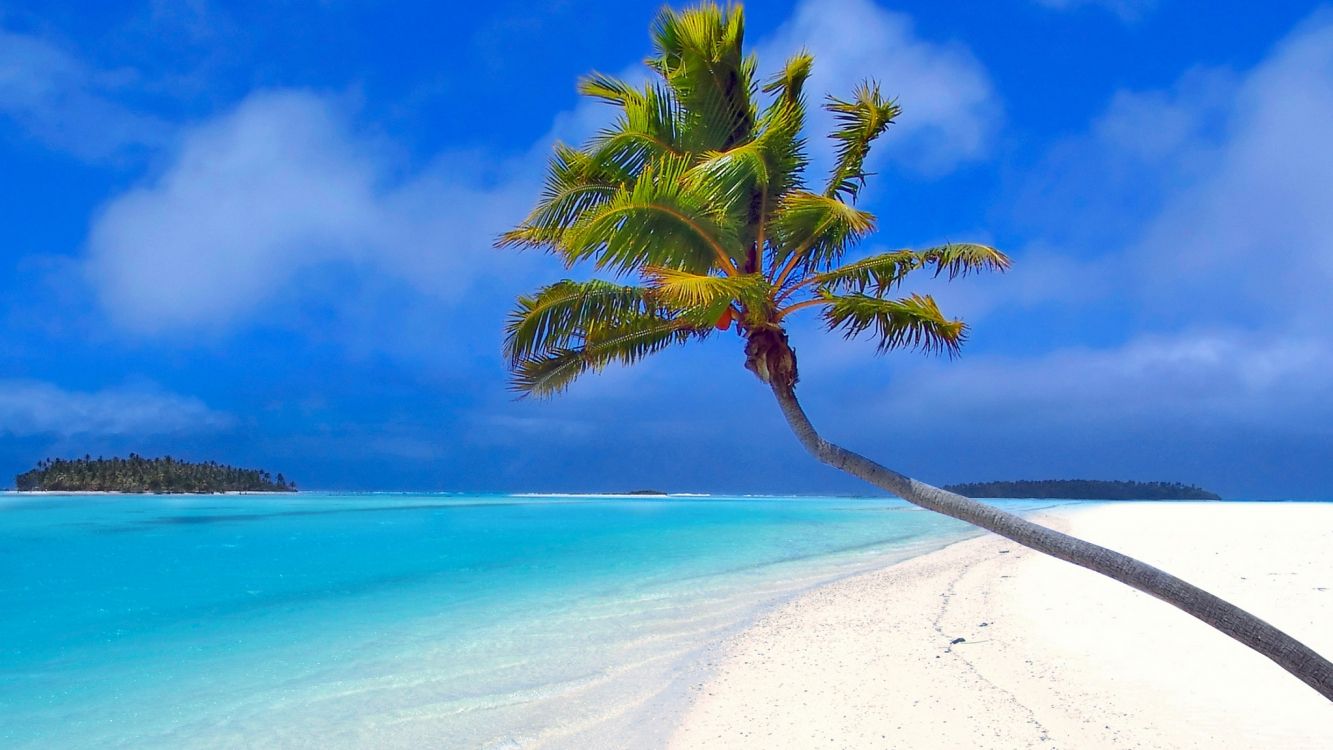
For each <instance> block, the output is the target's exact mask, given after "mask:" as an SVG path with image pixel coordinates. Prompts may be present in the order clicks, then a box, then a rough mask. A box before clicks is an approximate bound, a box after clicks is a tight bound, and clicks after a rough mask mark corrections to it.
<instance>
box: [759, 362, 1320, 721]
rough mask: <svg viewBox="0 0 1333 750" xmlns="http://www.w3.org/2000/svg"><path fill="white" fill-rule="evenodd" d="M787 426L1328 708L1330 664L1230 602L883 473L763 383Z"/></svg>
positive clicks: (889, 485) (838, 464)
mask: <svg viewBox="0 0 1333 750" xmlns="http://www.w3.org/2000/svg"><path fill="white" fill-rule="evenodd" d="M770 386H771V387H772V389H773V395H775V396H776V397H777V399H778V404H779V405H780V406H781V407H782V414H783V416H785V417H786V418H787V424H788V425H790V426H791V429H792V432H794V433H796V437H797V439H798V440H800V441H801V445H803V446H804V447H805V449H806V450H807V451H809V452H810V454H811V455H813V456H814V457H815V458H817V459H819V460H820V461H821V462H823V463H825V464H828V465H829V466H832V467H833V468H835V469H839V470H841V471H845V472H847V473H848V474H851V475H852V476H854V477H856V478H858V479H862V480H864V481H866V482H869V483H870V484H873V485H875V486H876V487H879V488H881V489H884V490H888V491H889V492H892V493H893V494H895V495H897V496H898V497H901V498H902V499H904V500H906V501H907V502H909V503H912V504H913V505H918V506H920V507H922V508H925V509H926V510H933V511H935V512H936V513H943V514H944V515H946V516H952V517H954V518H957V519H959V520H961V521H966V522H967V523H970V524H973V525H974V526H980V527H981V528H983V529H986V530H987V531H992V532H995V533H996V534H999V535H1000V536H1002V537H1004V538H1006V539H1009V540H1011V541H1013V542H1016V543H1018V544H1021V545H1023V546H1024V547H1030V548H1032V549H1034V550H1037V551H1038V552H1043V553H1045V554H1048V555H1050V556H1052V557H1057V558H1059V559H1061V560H1064V561H1065V562H1071V563H1073V564H1075V565H1078V566H1079V567H1083V568H1087V569H1088V570H1092V571H1095V572H1097V573H1101V574H1102V575H1104V576H1107V577H1109V578H1114V579H1115V580H1117V581H1120V582H1121V583H1123V584H1126V585H1128V586H1132V587H1134V588H1136V589H1138V590H1139V591H1142V592H1144V593H1145V594H1150V595H1152V596H1154V597H1157V598H1158V599H1161V600H1162V601H1164V602H1166V603H1167V604H1171V605H1173V606H1175V607H1178V608H1180V609H1183V610H1184V611H1186V612H1188V613H1189V614H1191V615H1194V616H1195V617H1197V618H1199V619H1200V620H1202V621H1204V622H1205V623H1207V624H1209V625H1211V626H1213V627H1214V628H1216V629H1218V630H1220V631H1222V632H1223V633H1226V634H1227V635H1229V636H1231V637H1232V638H1235V639H1236V640H1238V641H1240V642H1241V643H1243V644H1245V645H1246V646H1249V647H1250V648H1252V649H1254V650H1255V651H1258V652H1259V653H1261V654H1263V655H1264V656H1267V657H1268V658H1269V659H1272V660H1273V661H1275V662H1277V664H1278V666H1280V667H1282V668H1283V669H1285V670H1287V671H1288V672H1290V673H1292V674H1293V675H1295V676H1296V677H1298V678H1300V680H1301V681H1303V682H1304V683H1305V684H1307V685H1309V686H1310V687H1312V688H1314V689H1315V690H1317V691H1318V692H1319V694H1320V695H1322V696H1324V697H1325V698H1328V699H1329V700H1331V701H1333V663H1330V662H1329V661H1328V659H1325V658H1324V657H1322V656H1320V655H1319V654H1317V653H1315V652H1314V651H1313V650H1312V649H1311V648H1310V647H1308V646H1306V645H1305V644H1303V643H1301V642H1300V641H1298V640H1296V639H1295V638H1292V637H1291V636H1289V635H1287V634H1286V633H1284V632H1282V631H1281V630H1278V629H1277V628H1275V627H1273V626H1272V625H1270V624H1268V623H1267V622H1264V621H1263V620H1261V619H1259V618H1258V617H1255V616H1254V615H1252V614H1250V613H1249V612H1246V611H1245V610H1243V609H1241V608H1240V607H1237V606H1236V605H1234V604H1231V603H1230V602H1226V601H1223V600H1222V599H1219V598H1218V597H1216V596H1214V595H1212V594H1210V593H1208V592H1207V591H1204V590H1203V589H1201V588H1199V587H1198V586H1195V585H1193V584H1191V583H1188V582H1186V581H1182V580H1181V579H1179V578H1177V577H1175V576H1173V575H1171V574H1170V573H1167V572H1165V571H1162V570H1158V569H1157V568H1154V567H1153V566H1151V565H1148V564H1147V563H1144V562H1140V561H1139V560H1136V559H1134V558H1132V557H1129V556H1128V555H1123V554H1121V553H1119V552H1116V551H1115V550H1111V549H1107V548H1105V547H1101V546H1098V545H1096V544H1092V543H1091V542H1085V541H1083V540H1082V539H1078V538H1075V537H1072V536H1069V535H1068V534H1061V533H1060V532H1058V531H1054V530H1052V529H1048V528H1046V527H1045V526H1041V525H1039V524H1035V523H1032V522H1031V521H1027V520H1024V519H1023V518H1020V517H1018V516H1016V515H1013V514H1012V513H1006V512H1004V511H1002V510H999V509H997V508H995V507H992V506H990V505H986V504H984V503H979V502H977V501H975V500H972V499H970V498H966V497H963V496H962V495H956V494H954V493H952V492H946V491H944V490H942V489H939V488H938V487H932V486H930V485H928V484H924V483H922V482H918V481H917V480H915V479H911V478H909V477H906V476H903V475H902V474H899V473H898V472H896V471H892V470H890V469H887V468H885V467H883V466H880V465H879V464H877V463H875V462H874V461H871V460H870V459H868V458H866V457H864V456H861V455H859V454H857V453H854V452H852V451H849V450H847V449H846V448H843V447H841V446H838V445H834V444H833V443H830V442H829V441H827V440H825V439H824V438H822V437H820V436H819V433H818V432H816V431H815V428H814V425H812V424H810V419H809V418H808V417H806V415H805V410H804V409H802V408H801V404H800V402H799V401H797V400H796V390H795V388H794V387H792V386H789V385H784V384H781V383H778V382H772V383H770Z"/></svg>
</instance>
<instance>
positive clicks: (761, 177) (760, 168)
mask: <svg viewBox="0 0 1333 750" xmlns="http://www.w3.org/2000/svg"><path fill="white" fill-rule="evenodd" d="M767 157H768V155H767V154H766V153H765V143H764V141H763V139H762V138H760V139H756V140H753V141H750V142H748V143H743V144H740V145H737V146H734V147H732V148H731V149H729V150H727V151H710V152H708V153H706V154H704V155H703V160H702V161H700V162H699V163H698V164H695V165H694V166H693V167H691V168H690V171H689V172H688V173H687V174H686V175H685V179H687V180H689V181H690V183H691V184H692V185H693V187H695V188H696V189H698V190H699V191H700V194H701V196H702V197H703V198H704V200H706V201H708V202H709V203H711V204H714V205H715V206H717V207H718V208H719V209H720V210H722V211H724V212H727V213H736V212H738V211H739V210H740V209H741V208H742V207H743V206H742V204H743V203H746V202H748V201H750V200H751V196H752V195H753V194H754V192H755V191H756V190H758V189H760V188H762V187H763V186H764V185H766V184H767V183H768V159H767Z"/></svg>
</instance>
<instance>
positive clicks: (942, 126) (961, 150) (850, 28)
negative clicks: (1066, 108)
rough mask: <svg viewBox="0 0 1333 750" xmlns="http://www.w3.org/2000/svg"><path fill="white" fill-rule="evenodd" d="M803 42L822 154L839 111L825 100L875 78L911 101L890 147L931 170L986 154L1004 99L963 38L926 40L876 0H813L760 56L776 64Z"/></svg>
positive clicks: (816, 144) (815, 142) (887, 142)
mask: <svg viewBox="0 0 1333 750" xmlns="http://www.w3.org/2000/svg"><path fill="white" fill-rule="evenodd" d="M802 48H806V49H808V50H809V51H810V52H811V53H812V54H813V55H814V58H815V66H814V71H813V73H812V75H811V79H810V82H809V84H807V86H806V91H807V92H809V95H810V99H811V103H812V104H813V105H815V106H813V107H812V112H811V115H812V116H811V126H812V130H813V135H814V137H813V138H812V141H811V145H812V146H813V148H814V149H816V152H815V155H816V157H819V156H820V155H821V154H822V155H824V157H825V159H827V154H828V153H829V152H830V147H829V146H828V145H827V143H826V139H825V138H824V135H825V134H826V133H827V132H828V131H829V130H830V129H831V123H832V119H831V118H830V117H829V115H828V114H827V113H826V112H824V110H823V109H821V108H819V107H818V105H819V104H822V102H823V97H824V95H825V94H832V95H834V96H839V97H842V98H846V97H848V96H850V95H851V93H852V92H851V88H852V87H853V86H855V85H856V84H857V83H858V82H860V81H862V80H865V79H867V78H873V79H875V80H877V81H878V82H879V83H880V86H881V89H882V90H883V91H884V93H885V94H886V95H888V96H892V97H896V98H897V99H898V103H899V104H900V105H901V106H902V108H903V114H902V116H901V117H900V118H899V119H898V122H897V123H896V124H895V125H894V126H893V127H892V128H890V130H889V132H888V133H887V134H886V135H885V137H884V140H883V145H882V147H881V152H882V153H887V154H891V155H892V156H893V157H894V158H895V159H897V160H900V161H903V162H904V163H907V164H909V165H911V166H913V167H915V168H916V169H919V170H921V171H923V172H926V173H928V174H938V173H942V172H945V171H948V170H950V169H952V168H954V167H956V166H957V165H958V164H961V163H963V162H966V161H970V160H973V159H977V158H979V157H981V156H984V155H985V153H986V150H987V147H988V146H989V145H990V141H991V137H992V136H993V135H994V133H995V131H996V130H997V128H998V125H999V122H1000V120H1001V118H1002V113H1001V107H1000V103H999V101H998V98H997V97H996V94H995V92H994V90H993V88H992V86H991V83H990V79H989V77H988V76H987V74H986V71H985V69H984V68H983V67H982V65H981V64H980V63H979V62H978V61H977V60H976V58H975V57H973V56H972V54H971V52H969V51H968V50H967V48H966V47H964V46H963V45H961V44H958V43H938V42H933V41H927V40H924V39H922V38H920V37H918V36H917V34H916V31H915V30H914V29H913V27H912V21H911V18H910V17H908V16H907V15H905V14H902V13H895V12H893V11H889V10H885V9H884V8H882V7H880V6H878V5H876V4H875V3H874V2H871V0H827V1H823V2H816V1H815V0H805V2H802V3H801V4H800V5H799V6H798V7H797V9H796V12H795V14H794V15H793V16H792V18H791V19H790V20H788V21H787V22H786V23H784V24H783V25H782V26H781V27H780V28H779V29H778V30H777V31H776V32H775V33H774V34H773V36H772V37H770V38H767V39H765V40H763V41H762V42H761V43H760V44H759V47H758V50H759V59H760V62H761V64H763V65H765V66H770V67H769V69H770V70H774V69H776V68H777V67H778V66H779V65H781V63H782V61H783V60H785V59H786V58H787V57H789V56H790V55H792V54H794V53H796V52H798V51H799V50H800V49H802Z"/></svg>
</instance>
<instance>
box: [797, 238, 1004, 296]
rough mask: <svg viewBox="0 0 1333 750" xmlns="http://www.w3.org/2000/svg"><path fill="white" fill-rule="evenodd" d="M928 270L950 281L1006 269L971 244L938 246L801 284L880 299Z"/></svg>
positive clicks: (866, 261)
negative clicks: (919, 271) (932, 268)
mask: <svg viewBox="0 0 1333 750" xmlns="http://www.w3.org/2000/svg"><path fill="white" fill-rule="evenodd" d="M928 266H935V275H936V276H939V275H940V274H947V275H948V277H949V278H950V279H953V278H957V277H958V276H966V275H967V274H968V273H971V272H973V271H978V270H996V271H1003V270H1005V269H1007V268H1008V267H1009V258H1008V256H1006V255H1005V254H1004V253H1002V252H1000V251H999V250H996V249H995V248H993V247H988V246H986V245H975V244H957V245H941V246H940V247H934V248H930V249H929V250H920V251H917V250H894V251H892V252H888V253H881V254H880V255H872V256H871V257H869V258H863V259H861V260H858V261H855V262H852V263H845V264H843V265H841V266H838V267H837V268H834V269H832V270H830V271H825V272H823V273H819V274H814V275H812V276H810V277H808V278H807V279H806V281H805V282H804V283H806V284H811V285H814V286H815V288H816V289H818V290H822V291H827V292H845V291H851V292H857V293H863V292H865V291H867V290H869V291H870V293H871V294H873V295H874V296H876V297H882V296H884V295H885V294H886V293H887V292H888V291H890V290H891V289H893V288H894V287H896V286H898V285H899V284H901V283H902V281H903V279H904V278H905V277H906V276H907V274H909V273H911V272H912V271H915V270H917V269H918V268H925V267H928Z"/></svg>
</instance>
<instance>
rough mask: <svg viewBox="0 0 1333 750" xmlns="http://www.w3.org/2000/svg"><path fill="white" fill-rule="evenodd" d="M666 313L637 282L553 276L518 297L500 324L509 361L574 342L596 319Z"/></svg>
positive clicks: (617, 319) (653, 315)
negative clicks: (534, 290)
mask: <svg viewBox="0 0 1333 750" xmlns="http://www.w3.org/2000/svg"><path fill="white" fill-rule="evenodd" d="M645 316H651V317H657V318H666V317H667V313H666V312H665V311H664V310H662V309H661V306H660V305H659V304H658V303H657V302H656V301H655V300H654V299H653V298H652V293H651V292H650V291H649V290H648V289H645V288H643V287H637V286H623V285H620V284H612V283H610V282H607V281H601V280H598V279H593V280H591V281H571V280H568V279H566V280H564V281H558V282H556V283H554V284H551V285H550V286H546V287H543V288H542V289H540V290H538V291H537V293H536V294H534V295H532V296H530V297H519V298H518V306H517V308H516V309H515V310H514V311H513V312H512V313H510V314H509V320H508V321H507V323H506V325H505V340H504V352H505V357H506V358H507V359H508V360H509V362H510V364H515V365H516V364H518V363H519V362H521V361H523V360H525V359H528V358H530V357H533V356H534V355H536V354H538V353H540V352H545V351H552V350H556V349H566V348H569V347H571V346H572V345H574V344H576V343H580V342H581V341H582V340H583V338H584V337H585V336H586V332H587V331H588V330H590V329H592V328H594V327H595V326H596V325H597V324H598V322H607V321H610V322H612V323H615V322H616V321H622V320H637V319H639V318H642V317H645Z"/></svg>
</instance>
